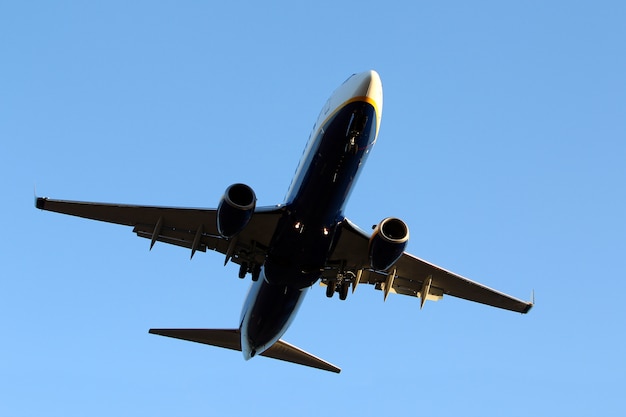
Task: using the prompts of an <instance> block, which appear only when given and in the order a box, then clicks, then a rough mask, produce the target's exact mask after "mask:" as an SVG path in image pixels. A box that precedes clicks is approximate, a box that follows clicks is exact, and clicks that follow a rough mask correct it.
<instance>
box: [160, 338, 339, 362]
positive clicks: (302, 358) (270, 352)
mask: <svg viewBox="0 0 626 417" xmlns="http://www.w3.org/2000/svg"><path fill="white" fill-rule="evenodd" d="M150 333H152V334H158V335H161V336H167V337H173V338H175V339H181V340H188V341H190V342H197V343H203V344H205V345H212V346H218V347H222V348H226V349H232V350H238V351H241V333H240V332H239V330H238V329H150ZM261 356H266V357H268V358H273V359H279V360H281V361H286V362H291V363H296V364H298V365H304V366H310V367H312V368H317V369H322V370H324V371H330V372H336V373H339V372H341V369H340V368H337V367H336V366H335V365H333V364H331V363H329V362H326V361H325V360H323V359H320V358H318V357H317V356H314V355H311V354H310V353H308V352H305V351H304V350H302V349H300V348H297V347H296V346H294V345H292V344H289V343H287V342H285V341H283V340H279V341H278V342H276V343H274V344H273V345H272V346H271V347H270V348H269V349H267V350H266V351H265V352H263V353H261Z"/></svg>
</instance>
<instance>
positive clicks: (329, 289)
mask: <svg viewBox="0 0 626 417" xmlns="http://www.w3.org/2000/svg"><path fill="white" fill-rule="evenodd" d="M335 286H336V283H335V281H332V280H329V281H328V282H327V283H326V297H328V298H333V295H334V294H335Z"/></svg>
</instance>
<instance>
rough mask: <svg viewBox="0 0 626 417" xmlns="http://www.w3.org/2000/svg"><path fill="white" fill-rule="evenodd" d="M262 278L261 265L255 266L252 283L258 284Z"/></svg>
mask: <svg viewBox="0 0 626 417" xmlns="http://www.w3.org/2000/svg"><path fill="white" fill-rule="evenodd" d="M259 276H261V265H254V267H253V268H252V281H253V282H257V281H258V280H259Z"/></svg>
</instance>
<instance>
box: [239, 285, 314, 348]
mask: <svg viewBox="0 0 626 417" xmlns="http://www.w3.org/2000/svg"><path fill="white" fill-rule="evenodd" d="M263 275H264V273H263ZM307 291H308V287H306V288H302V289H300V288H294V287H291V286H289V285H284V284H282V285H281V284H278V285H275V284H270V283H268V282H267V281H266V280H265V276H262V277H261V279H259V280H258V281H257V282H255V283H253V285H252V288H251V289H250V293H249V294H248V298H247V300H246V304H245V307H244V310H243V313H242V320H241V346H242V351H243V353H244V357H246V358H248V359H249V358H250V357H252V356H255V355H257V354H261V353H263V352H264V351H265V350H266V349H268V348H269V347H270V346H272V345H273V344H274V343H276V342H277V341H278V340H279V339H280V338H281V336H282V335H283V334H284V333H285V332H286V331H287V328H288V327H289V325H290V324H291V322H292V321H293V318H294V317H295V315H296V313H297V311H298V309H299V308H300V305H301V303H302V301H303V299H304V296H305V295H306V293H307Z"/></svg>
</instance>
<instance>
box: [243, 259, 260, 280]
mask: <svg viewBox="0 0 626 417" xmlns="http://www.w3.org/2000/svg"><path fill="white" fill-rule="evenodd" d="M248 272H250V273H251V274H252V281H254V282H256V281H258V280H259V276H261V265H258V264H253V265H252V266H250V265H249V264H248V262H242V263H241V265H240V266H239V278H241V279H244V278H245V277H246V274H247V273H248Z"/></svg>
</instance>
